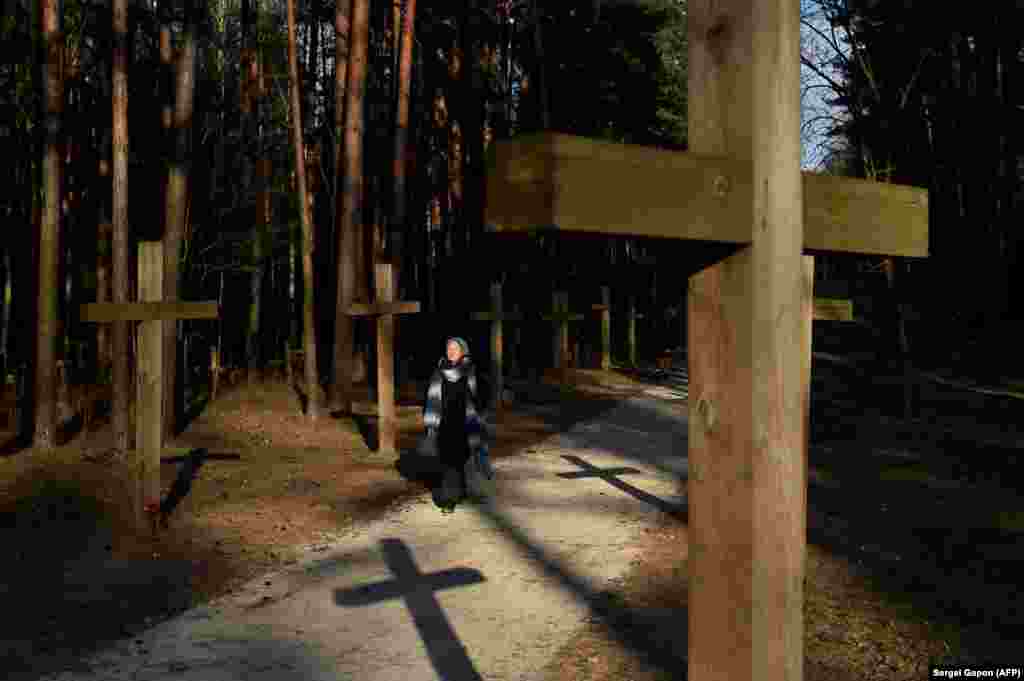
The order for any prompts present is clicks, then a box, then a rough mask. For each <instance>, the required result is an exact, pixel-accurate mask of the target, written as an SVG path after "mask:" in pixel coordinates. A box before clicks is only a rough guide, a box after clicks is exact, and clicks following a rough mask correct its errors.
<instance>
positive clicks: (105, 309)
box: [80, 241, 218, 529]
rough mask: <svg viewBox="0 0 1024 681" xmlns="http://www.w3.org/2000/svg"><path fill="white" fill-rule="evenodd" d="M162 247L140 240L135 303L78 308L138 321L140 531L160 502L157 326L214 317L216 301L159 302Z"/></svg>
mask: <svg viewBox="0 0 1024 681" xmlns="http://www.w3.org/2000/svg"><path fill="white" fill-rule="evenodd" d="M163 247H164V245H163V243H162V242H160V241H141V242H139V299H140V301H139V302H137V303H86V304H84V305H82V306H81V308H80V309H81V320H82V321H83V322H99V323H105V322H125V321H134V322H139V326H138V329H137V330H136V334H137V335H136V340H137V342H136V347H137V348H138V367H137V370H136V382H135V400H136V402H135V403H136V408H135V457H136V458H135V465H136V487H135V490H134V495H133V503H134V507H135V509H134V510H135V517H136V520H137V521H138V523H139V528H140V529H145V528H146V527H148V526H151V521H152V519H153V518H152V509H154V508H156V507H158V506H159V503H160V449H161V446H162V444H163V443H162V441H161V439H162V438H161V435H162V432H163V430H162V427H163V402H162V399H161V398H162V397H163V387H162V386H163V370H164V359H163V341H162V340H161V329H162V326H163V323H164V320H167V321H171V320H176V319H217V317H218V311H217V303H216V301H213V302H209V301H208V302H202V303H185V302H167V301H161V300H160V298H161V296H162V291H163V278H164V259H163V252H164V249H163ZM147 509H150V510H149V511H147Z"/></svg>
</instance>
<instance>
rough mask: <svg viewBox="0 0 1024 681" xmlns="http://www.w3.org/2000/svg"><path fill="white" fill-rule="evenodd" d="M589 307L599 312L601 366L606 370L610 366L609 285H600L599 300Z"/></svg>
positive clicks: (610, 321) (610, 318) (610, 307)
mask: <svg viewBox="0 0 1024 681" xmlns="http://www.w3.org/2000/svg"><path fill="white" fill-rule="evenodd" d="M591 309H592V310H594V311H595V312H600V313H601V368H602V369H604V370H605V371H608V370H609V369H611V368H612V290H611V289H610V288H609V287H607V286H602V287H601V302H600V303H597V304H595V305H592V306H591Z"/></svg>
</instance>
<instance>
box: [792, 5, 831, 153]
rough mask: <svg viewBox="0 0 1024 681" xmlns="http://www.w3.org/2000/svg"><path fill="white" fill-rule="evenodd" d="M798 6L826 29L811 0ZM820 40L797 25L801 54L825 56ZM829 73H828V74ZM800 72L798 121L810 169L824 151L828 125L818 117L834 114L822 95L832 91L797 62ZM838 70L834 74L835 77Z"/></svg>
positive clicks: (826, 47)
mask: <svg viewBox="0 0 1024 681" xmlns="http://www.w3.org/2000/svg"><path fill="white" fill-rule="evenodd" d="M800 10H801V12H802V13H803V15H804V16H805V18H806V19H807V20H808V21H809V22H811V23H812V24H813V25H814V26H815V27H816V28H818V29H820V30H821V31H823V32H825V33H827V32H828V30H829V29H828V23H827V22H825V21H824V19H823V17H822V15H821V11H820V10H819V9H818V8H817V3H816V2H814V0H800ZM832 49H833V48H832V47H830V46H829V45H828V44H827V43H826V42H825V41H824V40H822V39H821V38H820V37H818V36H817V35H815V33H814V31H812V30H810V29H808V28H806V27H805V26H803V25H801V27H800V50H801V53H802V54H805V55H808V56H810V57H811V58H812V59H813V60H814V61H818V59H820V58H822V57H823V56H829V52H830V51H832ZM830 75H832V74H830ZM800 76H801V83H802V92H801V97H800V113H801V119H802V121H801V123H802V134H801V142H802V152H803V153H802V160H801V164H802V166H803V167H804V169H807V170H811V169H816V168H818V167H819V166H820V164H821V162H822V160H823V158H824V152H823V150H822V148H821V145H822V143H823V142H824V141H825V135H824V133H825V131H826V130H827V129H828V127H829V123H828V121H827V120H819V119H820V118H821V117H823V116H825V117H832V116H837V115H838V113H839V111H838V108H837V107H832V106H829V105H828V104H826V103H825V99H828V98H829V97H831V96H832V93H831V92H830V91H829V90H828V89H827V88H825V87H824V85H825V81H824V79H823V78H821V77H820V76H819V75H817V74H816V73H814V72H813V71H812V70H810V69H808V68H806V67H804V66H801V68H800ZM838 77H839V76H838V74H836V78H837V79H838Z"/></svg>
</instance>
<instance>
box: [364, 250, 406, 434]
mask: <svg viewBox="0 0 1024 681" xmlns="http://www.w3.org/2000/svg"><path fill="white" fill-rule="evenodd" d="M373 274H374V288H375V289H376V294H377V295H376V301H375V302H373V303H353V304H352V306H351V307H349V309H348V313H349V314H350V315H352V316H374V317H377V431H378V436H377V451H378V452H381V453H386V454H394V453H396V452H397V449H396V446H395V442H396V439H397V426H398V424H397V423H396V418H395V416H396V414H395V315H399V314H413V313H416V312H419V311H420V304H419V303H418V302H412V301H396V300H395V276H394V267H393V266H392V264H391V263H389V262H379V263H377V264H376V265H375V266H374V272H373Z"/></svg>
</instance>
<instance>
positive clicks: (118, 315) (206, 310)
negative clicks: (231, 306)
mask: <svg viewBox="0 0 1024 681" xmlns="http://www.w3.org/2000/svg"><path fill="white" fill-rule="evenodd" d="M217 316H218V307H217V301H216V300H212V301H203V302H161V301H159V300H156V301H144V302H138V303H85V304H83V305H81V306H80V317H79V318H80V320H81V321H83V322H128V321H138V322H150V321H156V320H160V319H216V318H217Z"/></svg>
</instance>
